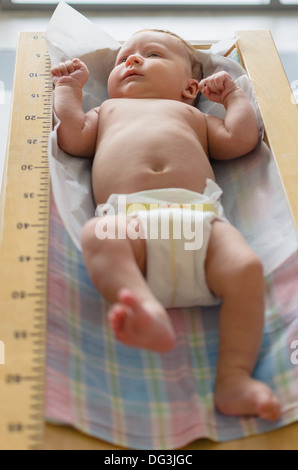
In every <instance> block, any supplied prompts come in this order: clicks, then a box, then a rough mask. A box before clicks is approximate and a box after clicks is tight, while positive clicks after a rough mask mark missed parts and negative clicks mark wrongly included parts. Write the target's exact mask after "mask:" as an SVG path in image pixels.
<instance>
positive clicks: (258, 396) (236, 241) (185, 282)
mask: <svg viewBox="0 0 298 470" xmlns="http://www.w3.org/2000/svg"><path fill="white" fill-rule="evenodd" d="M88 75H89V74H88V69H87V67H86V65H85V64H84V63H83V62H81V61H80V60H79V59H74V60H72V61H67V62H65V63H60V64H58V65H57V66H56V67H53V69H52V78H53V83H54V85H55V97H54V108H55V111H56V113H57V115H58V117H59V118H60V120H61V124H60V127H59V129H58V142H59V146H60V147H61V148H62V149H63V150H64V151H65V152H67V153H69V154H71V155H74V156H80V157H94V163H93V170H92V181H93V192H94V199H95V202H96V205H97V206H98V209H97V217H95V218H94V219H92V220H90V221H89V222H88V223H87V224H86V225H85V227H84V229H83V233H82V251H83V257H84V260H85V263H86V268H87V271H88V273H89V276H90V278H91V280H92V282H93V283H94V285H95V286H96V288H97V289H98V291H100V292H101V294H102V295H103V296H104V297H105V298H106V299H107V300H108V301H109V302H110V303H111V304H112V305H111V308H110V311H109V321H110V325H111V327H112V329H113V330H114V333H115V335H116V337H117V339H118V340H120V341H122V342H123V343H124V344H126V345H129V346H133V347H139V348H144V349H148V350H152V351H156V352H159V353H163V352H167V351H169V350H171V349H172V348H173V347H174V345H175V333H174V330H173V327H172V324H171V321H170V317H169V315H168V313H167V310H166V309H167V308H170V307H187V306H192V305H214V304H217V303H218V302H220V301H221V302H222V305H221V313H220V339H219V359H218V366H217V375H216V383H215V405H216V406H217V408H218V409H219V410H220V411H221V412H222V413H225V414H229V415H244V414H248V415H257V416H259V417H261V418H263V419H267V420H271V421H274V420H277V419H279V416H280V404H279V401H278V399H277V397H276V396H275V395H274V394H273V392H272V390H270V389H269V388H268V387H267V385H266V384H264V383H262V382H259V381H257V380H255V379H254V378H252V372H253V369H254V366H255V363H256V360H257V357H258V353H259V350H260V345H261V341H262V335H263V326H264V279H263V270H262V264H261V262H260V260H259V259H258V257H257V256H256V255H255V254H254V253H253V252H252V250H251V249H250V247H249V246H248V244H247V243H246V241H245V240H244V238H243V237H242V235H241V234H240V233H239V232H238V230H236V229H235V228H234V227H233V226H231V225H230V224H229V223H228V222H227V220H226V219H225V218H224V215H223V211H222V207H221V205H220V201H219V198H220V195H221V191H220V188H219V187H218V186H217V185H216V183H215V177H214V173H213V170H212V167H211V165H210V158H214V159H220V160H228V159H232V158H236V157H239V156H242V155H244V154H246V153H248V152H250V151H251V150H253V149H254V147H255V146H256V145H257V142H258V128H257V120H256V115H255V112H254V110H253V108H252V107H251V105H250V103H249V101H248V100H247V98H246V95H245V94H244V92H243V91H242V90H241V89H240V88H239V87H238V86H237V85H236V83H235V82H234V80H233V79H232V78H231V77H230V75H228V74H227V73H226V72H219V73H216V74H215V75H212V76H210V77H208V78H206V79H203V80H201V77H200V64H198V61H197V56H196V53H195V49H194V48H193V47H192V46H191V45H190V44H188V43H187V42H185V41H184V40H183V39H181V38H180V37H178V36H176V35H175V34H173V33H169V32H165V31H158V30H145V31H141V32H138V33H136V34H134V35H133V36H132V37H131V38H130V39H129V40H128V41H126V42H125V43H124V45H123V46H122V47H121V49H120V51H119V53H118V56H117V59H116V64H115V67H114V69H113V70H112V72H111V74H110V76H109V79H108V92H109V96H110V99H109V100H107V101H105V102H104V103H103V104H102V105H101V106H100V108H95V109H92V110H91V111H89V112H87V113H86V114H85V113H84V112H83V110H82V89H83V87H84V85H85V83H86V82H87V80H88ZM200 92H201V93H202V94H204V95H205V96H206V97H207V98H208V99H209V100H211V101H214V102H217V103H221V104H223V105H224V107H225V109H226V117H225V119H224V120H222V119H219V118H217V117H214V116H211V115H210V116H209V115H206V114H203V113H202V112H200V111H199V110H198V109H197V108H196V107H194V103H195V100H196V98H197V96H198V93H200ZM117 194H118V197H117ZM119 195H122V197H123V195H127V198H128V199H127V200H128V201H130V202H132V203H138V204H126V205H125V207H127V208H128V212H127V213H126V212H125V211H120V212H119V211H118V212H117V210H118V209H117V203H116V202H117V201H119V197H120V196H119ZM145 197H146V201H148V198H149V200H150V201H152V203H154V204H152V205H153V206H154V207H153V208H152V210H151V211H150V210H148V207H147V206H148V204H147V205H146V204H140V202H141V203H142V200H144V198H145ZM115 201H116V202H115ZM155 202H156V204H155ZM106 203H108V204H106ZM134 207H135V209H134ZM109 208H110V209H109ZM105 209H107V210H105ZM111 209H112V210H111ZM130 209H131V210H130ZM153 214H155V218H154V217H153ZM185 214H187V216H188V219H187V218H185V217H184V216H185ZM164 217H168V222H169V226H170V228H173V226H174V225H175V224H176V222H177V219H179V217H180V219H179V220H180V221H181V220H182V224H183V222H185V220H188V221H190V222H189V223H190V225H189V226H190V227H191V229H192V230H193V229H194V230H195V232H192V233H197V232H198V231H199V232H200V234H201V239H202V243H201V244H200V247H199V248H198V247H197V246H196V247H195V248H194V249H192V250H191V249H185V246H186V245H185V239H186V238H187V237H186V236H184V238H183V236H182V235H181V237H180V240H179V237H175V236H173V234H172V235H169V236H168V237H155V236H150V235H151V231H150V229H151V226H150V223H151V225H152V224H153V222H152V220H153V219H154V220H155V221H157V220H159V221H160V220H162V218H164ZM148 223H149V225H148ZM111 227H113V228H114V234H116V236H108V234H109V233H110V234H111V232H112V231H110V232H109V228H111ZM148 227H149V228H148ZM176 228H177V225H176ZM180 228H181V227H180ZM149 231H150V235H149V233H148V232H149ZM169 231H170V230H169ZM180 232H181V230H180ZM180 234H181V233H180ZM166 238H168V239H166ZM158 271H161V273H162V274H161V276H158ZM190 272H191V274H192V275H191V276H190ZM169 285H170V286H171V285H172V287H171V288H169Z"/></svg>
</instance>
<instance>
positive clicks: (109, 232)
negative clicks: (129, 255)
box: [81, 215, 127, 253]
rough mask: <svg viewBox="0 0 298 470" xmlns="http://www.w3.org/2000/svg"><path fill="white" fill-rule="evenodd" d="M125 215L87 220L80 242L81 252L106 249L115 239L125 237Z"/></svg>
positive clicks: (113, 243)
mask: <svg viewBox="0 0 298 470" xmlns="http://www.w3.org/2000/svg"><path fill="white" fill-rule="evenodd" d="M126 232H127V220H126V217H125V216H122V215H118V216H103V217H95V218H93V219H91V220H89V221H88V222H87V223H86V224H85V225H84V227H83V230H82V236H81V242H82V251H83V252H91V253H92V252H94V251H96V252H99V251H100V250H103V251H106V250H107V249H108V248H109V246H113V245H115V240H123V239H126V235H127V234H126Z"/></svg>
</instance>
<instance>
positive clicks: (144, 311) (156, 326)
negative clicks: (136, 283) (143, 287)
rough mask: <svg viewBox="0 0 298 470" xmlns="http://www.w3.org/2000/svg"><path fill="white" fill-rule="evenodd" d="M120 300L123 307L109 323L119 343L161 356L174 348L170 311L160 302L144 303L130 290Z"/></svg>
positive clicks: (116, 306)
mask: <svg viewBox="0 0 298 470" xmlns="http://www.w3.org/2000/svg"><path fill="white" fill-rule="evenodd" d="M118 298H119V303H117V304H114V305H113V306H112V307H111V309H110V311H109V320H110V324H111V327H112V329H113V330H114V333H115V335H116V338H117V339H118V340H119V341H121V342H122V343H124V344H126V345H127V346H133V347H136V348H142V349H148V350H150V351H155V352H159V353H163V352H167V351H170V350H171V349H172V348H173V347H174V344H175V334H174V331H173V327H172V325H171V322H170V319H169V317H168V314H167V312H166V310H165V309H164V308H163V307H162V305H161V304H160V303H159V302H158V301H157V300H155V299H154V298H153V299H152V300H146V301H142V302H141V301H140V300H138V299H137V297H136V296H135V295H134V294H133V293H132V292H131V291H130V290H128V289H122V290H121V291H120V292H119V295H118Z"/></svg>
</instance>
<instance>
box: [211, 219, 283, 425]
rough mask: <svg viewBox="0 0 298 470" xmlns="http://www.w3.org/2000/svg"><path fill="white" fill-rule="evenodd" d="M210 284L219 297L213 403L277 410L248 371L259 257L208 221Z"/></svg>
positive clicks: (259, 298) (258, 336) (259, 317)
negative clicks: (217, 353) (209, 231)
mask: <svg viewBox="0 0 298 470" xmlns="http://www.w3.org/2000/svg"><path fill="white" fill-rule="evenodd" d="M206 276H207V283H208V285H209V288H210V289H211V290H212V291H213V292H214V293H215V295H217V296H218V297H220V298H221V299H222V301H223V303H222V309H221V314H220V341H219V359H218V366H217V376H216V384H215V404H216V406H217V408H218V409H219V411H221V412H222V413H225V414H229V415H244V414H248V415H257V416H259V417H261V418H264V419H268V420H272V421H273V420H277V419H278V418H279V416H280V404H279V401H278V399H277V397H276V396H275V395H274V394H273V392H272V391H271V389H270V388H269V387H267V385H265V384H264V383H262V382H259V381H257V380H254V379H253V378H252V377H251V374H252V372H253V369H254V366H255V363H256V361H257V357H258V354H259V350H260V346H261V342H262V337H263V327H264V297H265V290H264V279H263V269H262V265H261V262H260V260H259V259H258V258H257V256H256V255H255V254H254V253H253V252H252V251H251V249H250V248H249V246H248V245H247V243H246V241H245V240H244V238H243V237H242V235H241V234H240V233H239V232H238V230H236V229H235V228H234V227H232V226H231V225H229V224H226V223H223V222H220V221H215V222H214V223H213V225H212V231H211V237H210V243H209V247H208V252H207V259H206Z"/></svg>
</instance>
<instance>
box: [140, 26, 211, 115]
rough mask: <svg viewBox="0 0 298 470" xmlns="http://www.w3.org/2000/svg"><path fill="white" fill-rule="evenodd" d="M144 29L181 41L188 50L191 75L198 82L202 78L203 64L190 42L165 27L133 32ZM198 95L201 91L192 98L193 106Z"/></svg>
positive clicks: (197, 99)
mask: <svg viewBox="0 0 298 470" xmlns="http://www.w3.org/2000/svg"><path fill="white" fill-rule="evenodd" d="M146 31H152V32H154V33H164V34H168V35H169V36H172V37H174V38H176V39H178V40H179V41H180V42H181V43H182V45H183V46H184V48H185V49H186V51H187V52H188V57H189V61H190V65H191V70H192V77H193V78H195V79H196V80H198V82H200V81H201V80H202V79H203V78H204V75H203V65H202V63H201V62H200V61H199V59H198V51H197V50H196V48H195V47H194V46H193V45H192V44H191V43H190V42H188V41H186V40H185V39H183V38H182V37H181V36H179V35H178V34H176V33H173V32H172V31H168V30H166V29H142V30H140V31H137V32H136V33H134V34H139V33H143V32H146ZM200 95H201V93H198V94H197V97H196V99H195V100H194V103H193V105H194V106H197V104H198V102H199V99H200Z"/></svg>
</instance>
